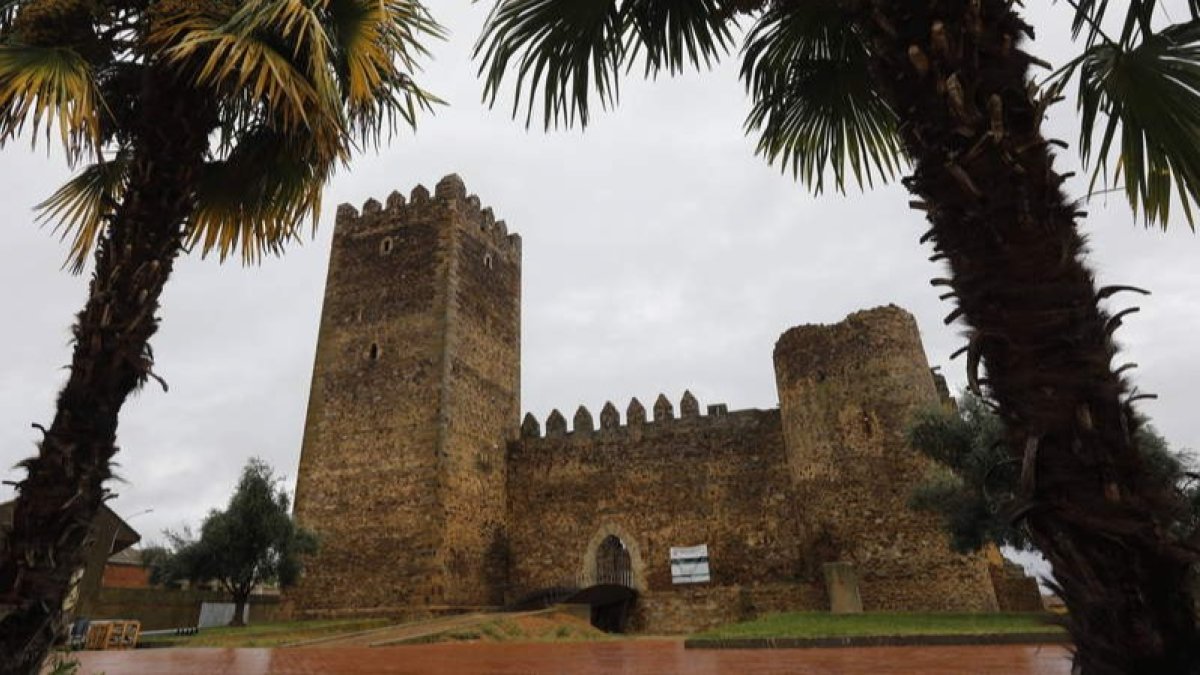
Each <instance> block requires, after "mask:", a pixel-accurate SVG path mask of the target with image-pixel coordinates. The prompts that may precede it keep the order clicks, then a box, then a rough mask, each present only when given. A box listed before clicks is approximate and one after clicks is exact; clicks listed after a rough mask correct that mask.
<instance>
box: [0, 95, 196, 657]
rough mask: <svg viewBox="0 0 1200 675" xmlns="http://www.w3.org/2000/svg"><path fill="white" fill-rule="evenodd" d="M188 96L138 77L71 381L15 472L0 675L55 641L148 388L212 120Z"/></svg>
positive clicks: (1, 592)
mask: <svg viewBox="0 0 1200 675" xmlns="http://www.w3.org/2000/svg"><path fill="white" fill-rule="evenodd" d="M196 98H197V97H196V96H195V95H193V94H192V93H191V92H190V90H188V89H186V88H185V87H182V86H179V85H177V84H176V83H175V82H174V81H173V80H172V79H171V78H169V77H167V76H164V75H163V74H155V73H153V72H148V73H147V75H146V79H145V82H144V92H143V96H142V102H143V104H144V107H143V111H142V113H141V119H142V122H141V124H140V125H139V126H138V128H137V129H136V133H137V140H136V141H135V144H134V148H135V150H134V154H133V158H132V168H131V172H130V176H129V182H128V186H127V188H126V191H125V194H124V196H123V199H122V203H121V204H120V205H119V206H118V207H117V209H116V211H115V213H114V215H113V218H112V220H111V222H110V224H109V227H108V228H107V231H106V232H105V233H104V235H103V236H102V237H101V240H100V241H99V243H98V246H97V249H96V257H95V261H96V268H95V271H94V274H93V276H92V281H91V285H90V287H89V291H88V299H87V302H86V304H85V305H84V308H83V311H82V312H80V313H79V315H78V318H77V321H76V323H75V327H74V343H75V346H74V353H73V356H72V360H71V368H70V375H69V377H68V379H67V383H66V385H65V386H64V387H63V389H62V391H61V392H60V393H59V396H58V401H57V408H56V411H55V416H54V421H53V423H52V424H51V426H50V428H49V429H44V430H43V437H42V441H41V443H39V445H38V454H37V456H36V457H32V458H30V459H28V460H26V461H25V462H23V464H22V466H23V467H24V468H25V470H26V472H27V475H26V477H25V479H24V480H22V481H20V483H18V485H17V501H16V507H15V510H14V515H13V529H12V531H11V532H10V533H9V537H8V546H7V551H6V554H5V556H4V558H3V559H0V603H11V604H14V605H16V608H15V610H14V611H12V612H11V613H10V614H9V615H8V616H6V617H4V618H3V619H2V620H0V675H17V674H24V675H29V674H32V673H36V672H37V671H38V669H39V667H40V665H41V663H42V661H43V660H44V658H45V656H46V654H47V653H48V651H49V649H50V648H51V647H52V646H53V644H54V642H55V640H56V639H57V637H58V633H59V631H60V627H61V624H62V611H63V601H64V599H65V598H66V595H67V591H68V588H69V583H70V579H71V576H72V574H73V573H74V572H75V570H77V569H78V568H79V567H81V566H82V565H83V561H84V550H85V547H87V546H93V545H104V542H92V541H88V530H89V526H90V524H91V523H92V521H93V519H94V518H95V516H96V513H97V512H98V510H99V508H100V506H101V505H102V504H103V503H104V501H105V500H106V499H107V498H108V496H109V494H108V491H107V490H106V489H105V488H104V482H105V481H106V480H108V479H109V478H110V477H111V472H110V470H109V462H110V460H111V459H112V457H113V455H114V454H115V453H116V451H117V447H116V435H117V418H118V414H119V412H120V410H121V406H122V405H123V404H124V403H125V401H126V399H127V398H128V397H129V395H130V393H132V392H133V391H134V390H135V389H137V388H138V387H140V386H141V385H142V384H143V383H145V382H146V380H147V379H148V378H150V377H152V376H153V375H152V372H151V367H152V365H153V357H152V352H151V350H150V345H149V340H150V338H151V337H152V336H153V335H154V333H155V332H156V331H157V329H158V319H157V317H156V316H155V313H156V312H157V310H158V307H159V298H160V296H161V294H162V290H163V286H164V285H165V284H166V281H167V278H168V277H169V276H170V274H171V270H172V267H173V264H174V261H175V259H176V257H177V256H178V255H179V252H180V250H181V246H182V244H183V239H182V238H183V229H182V224H183V221H184V218H185V217H186V215H187V214H188V213H189V212H190V199H191V197H190V195H191V186H192V185H193V184H194V180H195V177H196V173H197V171H198V169H199V168H200V166H201V162H202V161H203V159H204V156H205V153H206V151H207V147H208V131H209V129H210V128H211V125H210V120H209V117H210V116H211V114H210V113H209V112H207V111H208V108H207V106H205V105H204V104H203V101H198V100H196Z"/></svg>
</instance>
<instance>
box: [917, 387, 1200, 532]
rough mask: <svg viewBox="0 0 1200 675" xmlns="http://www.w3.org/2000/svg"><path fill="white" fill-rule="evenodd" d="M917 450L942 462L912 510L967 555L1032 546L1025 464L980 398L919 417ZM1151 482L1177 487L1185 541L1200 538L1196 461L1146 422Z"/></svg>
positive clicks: (1144, 444)
mask: <svg viewBox="0 0 1200 675" xmlns="http://www.w3.org/2000/svg"><path fill="white" fill-rule="evenodd" d="M908 439H909V442H910V443H911V444H912V446H913V447H914V448H916V449H917V450H919V451H920V452H921V453H923V454H924V455H925V456H927V457H929V458H930V459H932V460H933V461H934V462H935V465H934V467H933V468H932V469H931V470H930V472H929V474H928V475H927V476H926V478H925V480H924V481H923V482H922V483H921V484H920V485H918V486H917V487H916V488H915V489H914V490H913V493H912V498H911V500H910V504H911V505H912V506H913V508H916V509H920V510H924V511H930V512H933V513H936V514H938V515H939V516H940V518H941V520H942V523H943V525H944V527H945V529H946V532H947V533H948V534H949V535H950V541H951V545H952V546H953V547H954V548H955V549H956V550H958V551H960V552H969V551H976V550H978V549H980V548H982V547H983V546H984V545H985V544H987V543H994V544H996V545H998V546H1012V547H1014V548H1017V549H1022V550H1028V549H1032V548H1033V542H1031V541H1030V539H1029V536H1028V533H1027V531H1026V530H1025V528H1024V527H1022V526H1021V525H1019V524H1016V522H1015V520H1014V519H1015V516H1016V515H1017V514H1016V512H1015V509H1016V508H1017V506H1018V504H1019V503H1020V500H1019V498H1018V495H1019V485H1018V483H1019V481H1020V476H1021V467H1020V464H1019V462H1017V461H1016V460H1015V459H1013V458H1012V457H1011V455H1009V454H1008V452H1007V450H1006V447H1005V444H1004V424H1003V423H1002V421H1001V420H1000V418H999V417H998V416H997V415H996V414H995V413H994V412H992V410H991V409H990V408H989V407H988V406H987V404H986V403H985V402H984V401H983V399H981V398H980V397H978V396H976V395H974V394H972V393H971V392H969V391H967V392H963V393H962V394H961V395H960V397H959V399H958V408H957V410H953V411H952V410H946V409H942V408H938V409H930V410H925V411H922V412H920V413H918V415H917V417H916V419H915V420H914V421H913V424H912V426H911V427H909V430H908ZM1134 439H1135V442H1136V443H1137V447H1138V450H1139V451H1140V452H1141V453H1142V456H1143V458H1144V460H1145V464H1146V467H1147V473H1148V475H1149V479H1150V480H1154V481H1159V482H1162V483H1166V484H1169V485H1171V486H1173V488H1174V490H1175V492H1176V495H1177V497H1178V500H1177V503H1176V512H1175V514H1174V515H1175V517H1174V525H1173V526H1174V528H1175V529H1176V531H1177V534H1179V535H1181V538H1184V539H1186V538H1188V537H1189V536H1196V535H1200V481H1198V480H1197V478H1198V476H1197V475H1196V473H1195V467H1194V460H1193V459H1192V458H1191V457H1190V456H1189V455H1188V453H1187V452H1186V451H1178V450H1173V449H1172V448H1171V447H1170V445H1169V444H1168V443H1167V440H1166V439H1165V438H1163V437H1162V436H1161V435H1160V434H1159V433H1158V431H1157V430H1156V429H1155V428H1154V427H1153V425H1151V424H1149V423H1148V422H1146V421H1144V420H1143V421H1142V423H1141V424H1139V425H1138V428H1137V430H1136V432H1135V433H1134Z"/></svg>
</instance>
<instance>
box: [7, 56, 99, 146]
mask: <svg viewBox="0 0 1200 675" xmlns="http://www.w3.org/2000/svg"><path fill="white" fill-rule="evenodd" d="M101 105H102V103H101V98H100V95H99V93H98V92H97V88H96V80H95V77H94V73H93V72H92V68H91V66H90V65H88V63H87V61H85V60H84V59H83V57H81V56H80V55H79V54H78V53H77V52H75V51H74V50H73V49H69V48H66V47H36V46H29V45H21V44H0V144H2V143H5V142H7V141H8V140H10V139H12V138H13V137H15V136H17V135H19V134H21V133H22V132H23V131H24V129H25V126H26V125H27V124H28V125H31V126H32V130H33V136H34V140H35V142H36V138H37V135H38V131H39V130H41V129H42V128H43V126H44V128H45V131H46V140H47V142H49V138H50V130H51V128H52V127H54V126H55V125H56V124H57V126H58V130H59V136H60V140H61V141H62V145H63V148H64V149H65V150H66V152H67V156H68V158H70V159H71V160H72V161H74V160H75V159H77V158H78V157H79V156H80V155H81V154H82V153H84V152H88V151H90V150H92V149H94V148H96V147H98V145H99V138H100V116H99V107H100V106H101Z"/></svg>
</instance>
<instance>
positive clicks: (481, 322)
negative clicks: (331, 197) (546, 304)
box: [290, 176, 520, 615]
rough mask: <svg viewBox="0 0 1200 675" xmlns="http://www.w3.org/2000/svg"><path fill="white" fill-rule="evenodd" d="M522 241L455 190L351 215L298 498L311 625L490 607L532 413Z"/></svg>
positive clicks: (324, 328) (301, 590)
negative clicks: (526, 380) (526, 397)
mask: <svg viewBox="0 0 1200 675" xmlns="http://www.w3.org/2000/svg"><path fill="white" fill-rule="evenodd" d="M519 298H520V240H519V238H518V237H517V236H516V235H511V236H510V235H508V234H507V232H506V231H505V226H504V224H503V223H502V222H495V220H494V217H493V216H492V213H491V210H490V209H480V205H479V199H478V198H477V197H475V196H474V195H471V196H468V195H467V194H466V192H465V189H464V188H463V185H462V182H461V181H460V180H459V179H458V178H457V177H455V176H450V177H447V178H445V179H443V180H442V181H441V182H440V183H439V184H438V187H437V191H436V194H435V195H432V196H431V195H430V194H429V193H428V191H427V190H426V189H425V188H423V187H417V188H416V189H414V190H413V192H412V197H411V200H409V201H408V203H405V199H404V197H403V196H402V195H400V194H399V193H393V195H392V196H391V197H389V198H388V203H387V205H386V208H385V207H384V205H381V204H380V203H379V202H376V201H374V200H370V201H368V202H367V203H366V204H364V206H363V210H362V213H361V214H359V213H358V212H357V211H355V209H353V208H352V207H349V206H345V205H343V206H342V207H341V208H339V210H338V219H337V224H336V230H335V234H334V244H333V251H332V254H331V259H330V265H329V278H328V281H327V284H326V291H325V305H324V310H323V313H322V318H321V329H320V337H319V342H318V349H317V356H316V365H315V367H314V372H313V383H312V392H311V395H310V399H309V409H308V420H307V423H306V427H305V435H304V446H303V450H302V454H301V459H300V472H299V479H298V483H297V488H296V514H297V517H298V518H299V520H300V521H301V522H302V523H303V524H304V525H305V526H306V527H309V528H312V529H313V530H315V531H316V532H317V533H318V535H320V537H321V546H320V550H319V552H318V554H317V555H316V556H315V557H313V558H311V559H310V560H309V561H308V563H307V570H306V572H305V574H304V577H303V579H302V580H301V582H300V584H299V587H298V588H297V589H296V590H295V591H293V592H292V593H291V594H290V596H291V598H292V600H294V602H295V605H296V608H297V609H298V610H299V611H300V612H301V613H302V614H305V615H320V614H347V613H385V614H400V613H408V612H411V611H414V610H415V611H424V610H427V609H429V608H436V607H438V606H443V605H454V606H463V605H487V604H495V602H496V601H497V593H498V592H497V588H499V587H500V584H501V582H502V580H501V579H498V578H497V577H498V575H497V573H496V571H495V570H494V569H493V566H492V565H491V564H490V561H491V559H492V556H489V555H488V552H489V550H491V549H493V548H495V543H496V542H497V541H499V540H502V539H503V530H502V525H503V514H504V470H503V466H504V443H505V440H506V439H507V438H508V437H509V436H510V435H511V434H513V433H515V431H516V428H517V423H518V415H519V405H520V401H519V379H520V371H519V368H520V362H519V351H518V350H519V339H520V337H519V331H520V309H519Z"/></svg>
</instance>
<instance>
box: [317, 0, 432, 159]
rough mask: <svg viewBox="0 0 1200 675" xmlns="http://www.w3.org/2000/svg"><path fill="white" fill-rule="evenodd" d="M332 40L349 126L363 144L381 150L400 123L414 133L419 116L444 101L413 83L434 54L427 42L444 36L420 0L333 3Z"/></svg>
mask: <svg viewBox="0 0 1200 675" xmlns="http://www.w3.org/2000/svg"><path fill="white" fill-rule="evenodd" d="M325 9H326V11H327V12H328V14H329V17H330V28H329V34H330V39H331V41H332V43H333V52H334V66H335V69H336V72H337V74H338V82H339V85H340V92H341V97H342V100H343V101H344V102H345V105H346V107H347V124H348V126H349V127H350V129H351V131H352V132H353V133H354V134H355V135H356V137H358V138H359V139H361V140H363V141H365V142H368V143H371V144H374V145H378V143H379V142H380V140H381V137H383V136H385V135H386V136H390V135H391V133H393V132H394V130H395V127H396V123H397V121H398V120H403V121H404V123H405V124H407V125H408V126H410V127H415V126H416V123H417V113H418V111H422V110H431V109H432V108H433V106H435V105H438V104H440V103H442V101H441V99H439V98H438V97H436V96H434V95H433V94H432V93H430V92H428V91H425V90H424V89H422V88H421V87H419V86H417V84H416V83H415V82H414V81H413V79H412V73H414V72H416V71H417V70H419V64H418V60H419V58H420V57H423V56H427V55H428V54H429V51H428V49H427V48H426V47H425V44H424V42H425V40H426V39H429V38H432V39H442V38H444V37H445V32H444V30H443V29H442V27H441V26H440V25H438V23H437V22H436V21H434V20H433V17H432V16H430V14H429V12H428V10H426V9H425V7H424V6H422V5H421V3H419V2H416V1H415V0H330V1H329V2H328V3H327V4H326V8H325Z"/></svg>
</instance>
